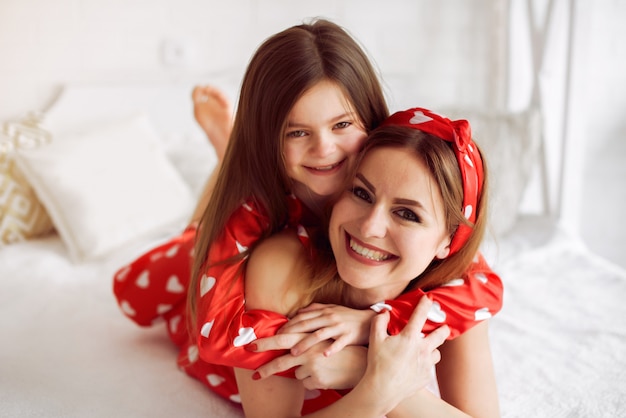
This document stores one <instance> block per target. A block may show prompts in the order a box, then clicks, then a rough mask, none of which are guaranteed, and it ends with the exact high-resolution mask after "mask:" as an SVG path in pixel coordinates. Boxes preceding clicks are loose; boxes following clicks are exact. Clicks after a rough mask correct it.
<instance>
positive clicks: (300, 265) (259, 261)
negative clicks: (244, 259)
mask: <svg viewBox="0 0 626 418" xmlns="http://www.w3.org/2000/svg"><path fill="white" fill-rule="evenodd" d="M307 264H308V258H307V255H306V250H305V248H304V246H303V245H302V244H301V242H300V240H299V239H298V237H297V235H296V232H295V231H293V230H291V229H287V230H285V231H282V232H279V233H277V234H275V235H273V236H271V237H269V238H267V239H265V240H263V241H262V242H260V243H259V244H258V245H257V246H256V247H255V248H254V250H253V251H252V253H251V254H250V258H249V259H248V263H247V266H246V280H245V294H246V308H247V309H263V310H269V311H274V312H278V313H282V314H288V313H289V312H291V311H293V310H295V309H298V308H299V307H300V306H298V302H299V300H300V299H301V298H302V296H304V295H303V288H304V284H305V283H306V280H307V278H306V277H305V276H306V266H307Z"/></svg>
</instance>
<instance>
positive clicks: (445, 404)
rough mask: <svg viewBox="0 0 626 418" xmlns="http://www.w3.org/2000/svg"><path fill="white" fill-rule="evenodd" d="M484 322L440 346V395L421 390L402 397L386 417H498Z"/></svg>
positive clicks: (485, 323) (495, 390) (438, 365)
mask: <svg viewBox="0 0 626 418" xmlns="http://www.w3.org/2000/svg"><path fill="white" fill-rule="evenodd" d="M487 325H488V323H487V322H486V321H485V322H482V323H481V324H479V325H477V326H475V327H473V328H472V329H471V330H469V331H467V332H466V333H464V334H462V335H461V336H459V337H458V338H455V339H454V340H450V341H446V342H445V343H444V344H443V345H442V346H441V347H440V349H439V350H440V351H441V361H440V362H439V363H438V364H437V379H438V381H439V390H440V392H441V399H440V398H438V397H436V396H435V395H433V394H432V393H430V392H428V391H427V390H422V391H420V392H418V393H417V394H416V395H415V396H412V397H410V398H407V399H405V400H404V401H403V402H402V403H401V404H400V405H399V406H398V407H397V408H395V409H394V410H393V412H391V413H389V414H388V417H389V418H405V417H415V416H422V414H427V415H426V416H429V417H457V416H458V417H467V416H473V417H499V416H500V412H499V406H498V393H497V389H496V383H495V377H494V372H493V364H492V361H491V350H490V349H489V338H488V335H487Z"/></svg>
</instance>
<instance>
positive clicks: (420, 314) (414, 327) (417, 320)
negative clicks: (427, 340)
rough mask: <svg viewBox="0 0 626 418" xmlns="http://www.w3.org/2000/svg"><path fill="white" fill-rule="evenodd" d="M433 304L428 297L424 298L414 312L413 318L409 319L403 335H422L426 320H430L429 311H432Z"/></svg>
mask: <svg viewBox="0 0 626 418" xmlns="http://www.w3.org/2000/svg"><path fill="white" fill-rule="evenodd" d="M432 304H433V302H432V301H431V300H430V299H428V297H426V296H422V298H421V299H420V300H419V302H418V303H417V306H416V307H415V309H414V310H413V313H412V314H411V318H409V322H408V323H407V324H406V326H405V327H404V329H403V330H402V334H409V335H420V334H421V332H422V329H423V328H424V324H425V323H426V319H427V318H428V311H429V310H430V307H431V306H432Z"/></svg>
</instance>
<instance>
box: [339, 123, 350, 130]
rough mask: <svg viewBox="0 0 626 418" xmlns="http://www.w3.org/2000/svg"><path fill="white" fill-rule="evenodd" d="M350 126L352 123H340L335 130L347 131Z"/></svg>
mask: <svg viewBox="0 0 626 418" xmlns="http://www.w3.org/2000/svg"><path fill="white" fill-rule="evenodd" d="M350 125H352V123H350V122H339V123H337V124H336V125H335V129H345V128H347V127H348V126H350Z"/></svg>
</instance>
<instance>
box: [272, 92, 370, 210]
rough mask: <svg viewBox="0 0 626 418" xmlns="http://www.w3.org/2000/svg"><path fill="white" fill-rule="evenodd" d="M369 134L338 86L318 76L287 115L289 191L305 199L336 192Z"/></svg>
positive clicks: (318, 198) (319, 199)
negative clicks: (290, 182) (321, 79)
mask: <svg viewBox="0 0 626 418" xmlns="http://www.w3.org/2000/svg"><path fill="white" fill-rule="evenodd" d="M366 136H367V134H366V132H365V130H364V128H363V124H362V123H361V120H360V119H359V117H358V115H357V114H356V113H355V112H354V110H353V109H352V106H351V105H350V102H349V100H348V98H347V97H346V96H345V95H344V94H343V92H342V90H341V89H340V88H339V87H338V86H337V85H336V84H335V83H333V82H331V81H321V82H320V83H318V84H316V85H315V86H313V87H312V88H310V89H309V90H307V91H306V92H305V93H304V94H303V95H302V97H300V99H299V100H298V101H297V102H296V104H295V105H294V107H293V108H292V109H291V112H289V115H288V117H287V128H286V131H285V145H284V160H285V166H286V171H287V175H288V176H289V177H290V178H291V179H292V180H293V182H294V187H293V190H292V192H293V193H294V194H295V195H296V196H298V197H299V198H300V199H302V200H303V201H305V202H306V203H308V204H311V203H314V204H319V203H323V202H324V201H325V200H326V199H327V198H328V197H330V196H332V195H334V194H336V193H337V192H339V191H340V188H341V187H342V185H343V184H344V181H345V180H346V178H347V176H348V174H349V171H350V167H351V165H352V163H353V162H354V158H355V156H356V154H357V152H358V151H359V149H360V148H361V145H362V144H363V141H364V140H365V138H366Z"/></svg>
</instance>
